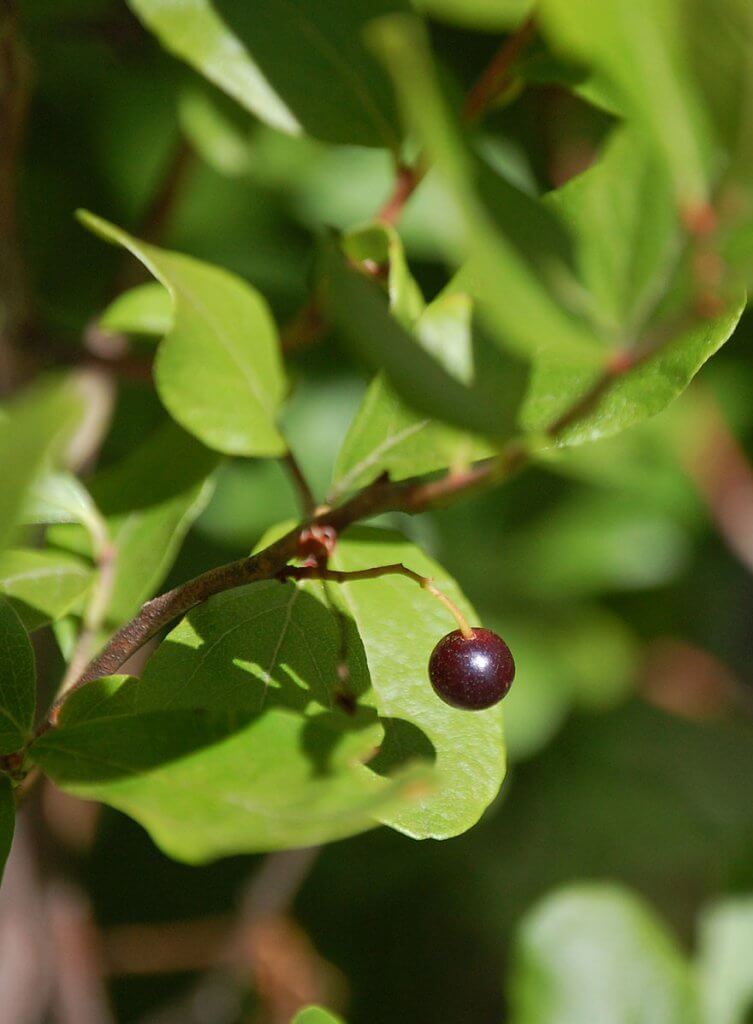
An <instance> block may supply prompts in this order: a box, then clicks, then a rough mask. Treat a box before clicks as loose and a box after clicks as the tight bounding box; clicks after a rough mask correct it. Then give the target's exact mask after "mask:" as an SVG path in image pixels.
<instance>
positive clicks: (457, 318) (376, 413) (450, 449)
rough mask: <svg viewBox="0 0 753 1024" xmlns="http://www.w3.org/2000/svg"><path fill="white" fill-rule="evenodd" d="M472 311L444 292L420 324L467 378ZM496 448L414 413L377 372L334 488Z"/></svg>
mask: <svg viewBox="0 0 753 1024" xmlns="http://www.w3.org/2000/svg"><path fill="white" fill-rule="evenodd" d="M471 315H472V307H471V302H470V300H469V299H468V298H467V296H464V295H460V294H457V295H445V296H440V297H439V298H438V299H436V300H435V301H434V302H433V303H432V304H431V305H430V306H429V307H428V308H427V309H426V311H425V312H424V314H423V315H422V316H421V317H420V319H419V321H418V323H417V325H416V334H417V336H418V339H419V341H420V342H421V344H422V345H423V347H424V348H426V349H428V350H429V351H430V352H431V353H432V354H434V355H435V356H436V357H437V360H438V361H439V362H440V363H441V364H442V365H443V366H444V367H445V369H446V370H447V371H448V373H451V374H453V375H454V376H455V377H457V378H459V379H461V380H466V381H467V380H469V379H472V378H473V351H472V324H471ZM511 426H512V425H511ZM495 451H496V448H495V447H494V446H492V445H491V444H489V443H488V442H487V441H485V440H483V439H482V438H479V437H477V436H474V435H472V434H467V433H464V432H461V431H458V430H454V429H452V428H451V427H448V426H445V425H444V424H442V423H438V422H436V421H435V420H431V419H428V418H422V417H420V416H418V415H416V414H415V413H414V412H413V411H412V410H411V409H410V408H408V406H406V405H405V404H404V403H403V402H402V401H401V400H400V398H398V396H397V394H396V393H395V391H394V390H393V389H392V388H391V387H390V385H389V384H388V383H387V381H386V379H385V377H384V376H383V375H382V374H379V375H378V376H377V377H376V378H375V379H374V380H373V381H372V383H371V385H370V387H369V389H368V391H367V393H366V396H365V398H364V400H363V404H362V405H361V408H360V409H359V411H358V414H357V416H356V418H355V419H354V421H353V423H352V424H351V427H350V429H349V431H348V433H347V435H346V437H345V440H344V441H343V446H342V448H341V449H340V453H339V455H338V458H337V463H336V466H335V474H334V490H333V494H334V495H335V496H336V495H338V494H343V493H346V492H347V491H349V490H354V489H356V488H359V487H363V486H365V485H366V484H368V483H370V482H371V481H372V480H374V479H375V478H376V477H378V476H379V475H380V474H381V473H384V472H388V473H389V474H390V476H391V478H392V479H393V480H401V479H405V478H406V477H410V476H414V475H418V474H422V473H430V472H433V471H434V470H438V469H443V468H445V467H447V466H454V467H456V468H462V467H465V466H467V465H468V464H469V463H471V462H472V461H474V460H476V459H483V458H486V457H487V456H490V455H493V454H494V453H495Z"/></svg>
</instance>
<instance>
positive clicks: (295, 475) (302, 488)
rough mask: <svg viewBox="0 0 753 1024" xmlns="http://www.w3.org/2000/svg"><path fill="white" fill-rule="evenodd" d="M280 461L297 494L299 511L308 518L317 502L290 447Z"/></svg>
mask: <svg viewBox="0 0 753 1024" xmlns="http://www.w3.org/2000/svg"><path fill="white" fill-rule="evenodd" d="M280 462H281V463H282V464H283V466H284V467H285V469H286V470H287V471H288V475H289V476H290V479H291V480H292V482H293V486H294V487H295V491H296V494H297V495H298V502H299V504H300V506H301V512H302V513H303V515H304V517H305V518H308V517H309V516H311V515H313V512H314V509H315V508H316V505H317V502H316V498H315V496H314V492H313V491H312V490H311V487H310V485H309V482H308V480H307V479H306V475H305V473H304V472H303V470H302V468H301V465H300V463H299V462H298V459H297V458H296V457H295V455H294V454H293V452H292V451H290V449H288V451H286V452H285V454H284V455H283V456H282V457H281V459H280Z"/></svg>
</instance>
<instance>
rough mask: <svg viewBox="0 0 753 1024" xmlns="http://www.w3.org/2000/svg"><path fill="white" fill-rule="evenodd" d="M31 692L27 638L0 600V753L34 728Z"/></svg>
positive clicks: (11, 748) (15, 747)
mask: <svg viewBox="0 0 753 1024" xmlns="http://www.w3.org/2000/svg"><path fill="white" fill-rule="evenodd" d="M35 693H36V671H35V667H34V652H33V651H32V649H31V644H30V643H29V638H28V636H27V635H26V630H25V629H24V627H23V624H22V623H21V620H20V619H19V617H18V615H16V613H15V612H14V611H13V609H12V608H11V606H10V604H9V603H8V602H7V601H5V600H3V599H2V598H0V754H12V753H13V752H14V751H16V750H19V749H20V748H21V747H23V745H24V744H25V743H26V741H27V740H28V738H29V736H30V734H31V729H32V726H33V725H34V707H35ZM1 841H2V840H0V842H1Z"/></svg>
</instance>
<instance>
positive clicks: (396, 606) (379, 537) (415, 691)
mask: <svg viewBox="0 0 753 1024" xmlns="http://www.w3.org/2000/svg"><path fill="white" fill-rule="evenodd" d="M331 562H332V566H333V567H334V568H337V569H345V570H354V569H363V568H365V567H368V566H374V565H386V564H389V563H392V562H402V563H403V564H404V565H406V566H407V567H408V568H410V569H413V570H414V571H416V572H419V573H421V574H422V575H424V576H430V577H432V578H433V579H434V580H435V582H436V584H437V586H438V587H439V588H440V589H441V590H442V591H443V593H445V594H446V595H447V596H448V597H450V598H451V599H452V600H453V601H455V602H456V603H457V604H458V605H459V607H460V609H461V611H462V612H463V614H465V615H466V616H467V618H468V619H469V621H471V622H472V623H475V622H476V615H475V613H474V611H473V609H472V608H471V607H470V605H469V604H468V602H467V601H466V600H465V598H464V597H463V595H462V594H461V593H460V590H459V588H458V586H457V584H456V583H455V582H454V580H452V579H450V578H449V577H448V576H447V574H446V573H445V572H444V570H443V569H442V568H441V567H440V566H439V565H437V564H436V563H435V562H432V561H431V560H430V559H429V558H427V557H426V555H424V554H423V553H422V552H421V551H420V550H419V549H418V548H417V547H415V546H414V545H413V544H411V543H410V542H409V541H407V540H405V539H404V538H402V537H400V536H399V535H397V534H394V533H388V532H385V531H383V530H376V529H365V528H364V529H358V530H352V531H349V532H348V533H347V534H346V535H345V536H344V537H341V538H340V540H339V541H338V544H337V548H336V550H335V553H334V555H333V558H332V560H331ZM334 596H335V597H336V598H337V600H338V601H339V602H341V603H342V607H343V608H344V609H346V610H347V612H348V614H349V615H351V616H352V618H353V621H354V622H355V624H356V626H357V628H358V633H359V635H360V637H361V640H362V642H363V646H364V649H365V651H366V659H367V661H368V668H369V673H370V675H371V685H372V686H373V688H374V699H375V702H376V707H377V709H378V711H379V714H380V716H381V717H382V718H383V719H385V718H386V719H390V720H393V721H394V722H396V723H400V728H399V731H398V730H394V738H393V740H394V748H395V749H396V750H401V752H402V756H403V757H405V756H406V755H407V754H409V753H410V752H411V751H414V752H415V754H416V756H421V755H422V754H423V756H424V757H426V754H427V752H428V751H431V750H432V748H433V757H434V758H435V771H436V774H437V776H438V783H437V787H436V789H435V790H434V791H433V792H431V793H430V794H427V796H426V797H425V798H424V799H423V800H421V801H420V802H418V803H416V804H415V805H413V806H405V807H400V808H399V809H398V810H397V811H395V812H393V813H392V814H384V815H383V816H382V820H383V821H384V822H385V824H388V825H391V826H392V827H393V828H396V829H398V830H399V831H401V832H405V833H406V834H408V835H410V836H414V837H416V838H427V837H433V838H436V839H446V838H448V837H450V836H454V835H458V834H459V833H461V832H464V831H465V830H466V829H468V828H470V827H471V826H472V825H473V824H475V822H476V821H477V820H478V818H479V817H480V816H481V814H482V813H483V811H484V809H485V808H486V807H487V805H488V804H489V803H490V802H491V801H492V800H493V799H494V797H495V796H496V795H497V792H498V790H499V787H500V785H501V784H502V779H503V778H504V774H505V750H504V743H503V739H502V715H501V712H500V708H499V707H495V708H490V709H489V710H487V711H480V712H473V713H470V712H467V711H458V710H456V709H455V708H451V707H449V706H448V705H447V704H445V703H444V702H443V701H441V700H440V699H439V697H437V696H436V694H435V693H434V691H433V690H432V688H431V686H430V684H429V681H428V676H427V666H428V662H429V656H430V654H431V652H432V650H433V648H434V646H435V644H436V643H437V641H438V640H439V639H440V638H441V637H442V636H443V635H444V634H445V633H449V632H450V630H451V629H454V628H455V624H454V622H453V620H452V619H451V618H450V617H449V615H448V613H447V611H446V610H445V609H444V608H443V607H442V606H441V605H440V604H439V602H438V601H436V600H435V599H434V598H432V597H431V596H430V595H428V594H427V593H426V592H425V591H423V590H421V589H420V588H419V587H417V586H416V584H415V583H413V582H412V581H410V580H407V579H405V578H404V577H402V576H383V577H380V578H378V579H373V580H367V581H364V582H355V583H348V584H345V585H343V586H342V587H340V588H338V590H337V592H336V593H335V595H334ZM389 738H390V735H389V732H388V739H389ZM391 753H392V752H391V749H390V746H388V747H387V750H385V748H384V747H383V748H382V752H381V754H380V756H382V757H389V756H390V755H391Z"/></svg>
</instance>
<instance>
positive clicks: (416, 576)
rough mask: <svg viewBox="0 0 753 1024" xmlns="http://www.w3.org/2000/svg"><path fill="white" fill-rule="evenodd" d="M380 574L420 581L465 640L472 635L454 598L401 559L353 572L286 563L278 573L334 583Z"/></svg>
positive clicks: (349, 581) (278, 575) (421, 585)
mask: <svg viewBox="0 0 753 1024" xmlns="http://www.w3.org/2000/svg"><path fill="white" fill-rule="evenodd" d="M380 576H405V577H406V578H407V579H409V580H413V581H414V583H418V585H419V586H420V587H421V589H422V590H426V591H427V592H428V593H429V594H431V595H432V596H433V597H436V599H437V600H438V601H440V602H441V604H443V605H444V607H445V608H446V609H447V610H448V612H449V613H450V615H452V617H453V618H454V619H455V621H456V622H457V624H458V626H459V628H460V631H461V633H462V634H463V636H464V637H465V638H466V639H468V640H469V639H470V638H471V637H472V636H473V630H472V629H471V627H470V626H469V625H468V621H467V619H466V618H465V616H464V615H463V613H462V612H461V611H460V609H459V608H458V606H457V605H456V604H455V602H454V601H451V600H450V598H449V597H447V595H446V594H443V593H442V591H441V590H440V589H439V588H438V587H436V586H435V585H434V583H433V582H432V580H431V579H430V578H429V577H428V576H422V575H421V574H420V573H417V572H414V570H413V569H409V568H408V567H407V566H406V565H403V563H402V562H393V563H391V564H390V565H373V566H370V567H369V568H368V569H353V570H350V571H346V570H342V569H326V568H323V567H320V566H318V565H286V566H284V567H283V568H282V569H280V571H279V572H278V573H277V578H278V579H279V580H282V581H284V580H331V581H332V582H333V583H353V582H355V581H356V580H375V579H378V578H379V577H380Z"/></svg>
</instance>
